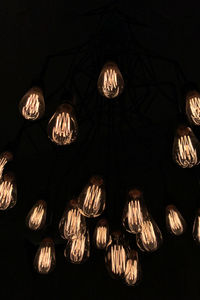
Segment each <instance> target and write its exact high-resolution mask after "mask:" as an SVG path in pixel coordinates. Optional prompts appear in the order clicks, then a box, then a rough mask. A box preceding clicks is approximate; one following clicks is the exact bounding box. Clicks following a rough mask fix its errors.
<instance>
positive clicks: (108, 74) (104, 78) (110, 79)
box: [97, 62, 124, 99]
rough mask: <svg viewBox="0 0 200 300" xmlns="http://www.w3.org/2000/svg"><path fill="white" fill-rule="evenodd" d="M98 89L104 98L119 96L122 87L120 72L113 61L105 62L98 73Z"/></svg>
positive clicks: (122, 81)
mask: <svg viewBox="0 0 200 300" xmlns="http://www.w3.org/2000/svg"><path fill="white" fill-rule="evenodd" d="M97 86H98V90H99V92H100V94H101V95H103V96H104V97H106V98H109V99H113V98H116V97H117V96H119V95H120V94H121V93H122V91H123V89H124V80H123V77H122V74H121V72H120V70H119V68H118V66H117V65H116V63H114V62H107V63H106V64H105V65H104V66H103V68H102V70H101V73H100V75H99V79H98V83H97Z"/></svg>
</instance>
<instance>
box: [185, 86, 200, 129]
mask: <svg viewBox="0 0 200 300" xmlns="http://www.w3.org/2000/svg"><path fill="white" fill-rule="evenodd" d="M186 114H187V117H188V119H189V121H190V123H191V124H194V125H200V94H199V93H198V92H197V91H190V92H189V93H188V94H187V96H186Z"/></svg>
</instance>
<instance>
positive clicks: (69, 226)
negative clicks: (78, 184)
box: [59, 199, 86, 239]
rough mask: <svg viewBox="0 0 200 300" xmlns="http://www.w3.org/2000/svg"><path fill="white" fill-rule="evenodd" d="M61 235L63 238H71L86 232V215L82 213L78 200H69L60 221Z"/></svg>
mask: <svg viewBox="0 0 200 300" xmlns="http://www.w3.org/2000/svg"><path fill="white" fill-rule="evenodd" d="M59 230H60V235H61V237H62V238H63V239H69V238H72V237H74V236H78V235H79V234H82V233H83V234H84V233H85V232H86V222H85V217H84V216H83V215H82V214H81V213H80V211H79V209H78V206H77V201H76V200H75V199H73V200H71V201H69V203H68V206H67V207H66V209H65V211H64V213H63V216H62V218H61V220H60V223H59Z"/></svg>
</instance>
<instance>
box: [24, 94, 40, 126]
mask: <svg viewBox="0 0 200 300" xmlns="http://www.w3.org/2000/svg"><path fill="white" fill-rule="evenodd" d="M39 107H40V102H39V95H38V94H31V95H30V96H29V97H28V99H27V101H26V104H25V105H24V106H23V108H22V115H23V116H24V118H25V119H32V120H36V119H37V118H38V117H39Z"/></svg>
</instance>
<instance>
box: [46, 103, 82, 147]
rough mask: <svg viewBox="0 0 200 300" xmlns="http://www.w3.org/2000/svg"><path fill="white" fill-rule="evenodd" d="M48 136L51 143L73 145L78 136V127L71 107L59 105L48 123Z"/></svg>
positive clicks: (66, 104)
mask: <svg viewBox="0 0 200 300" xmlns="http://www.w3.org/2000/svg"><path fill="white" fill-rule="evenodd" d="M47 131H48V136H49V138H50V139H51V140H52V142H54V143H56V144H57V145H60V146H64V145H69V144H71V143H73V142H74V141H75V140H76V138H77V134H78V125H77V121H76V117H75V113H74V109H73V107H72V106H71V105H70V104H68V103H65V104H61V105H60V106H59V107H58V108H57V110H56V112H55V114H54V115H53V116H52V118H51V119H50V121H49V123H48V128H47Z"/></svg>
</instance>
